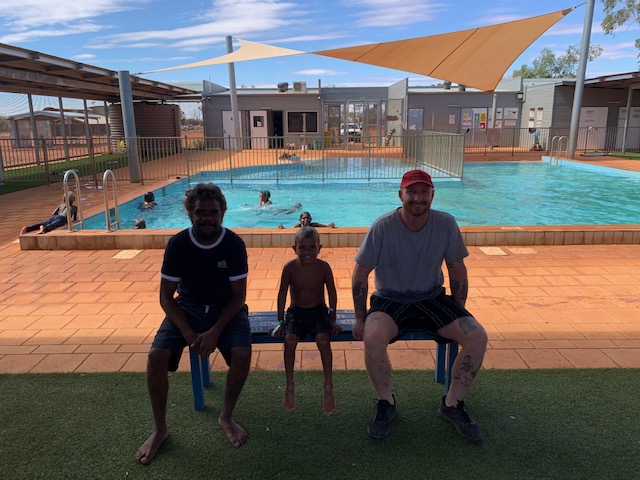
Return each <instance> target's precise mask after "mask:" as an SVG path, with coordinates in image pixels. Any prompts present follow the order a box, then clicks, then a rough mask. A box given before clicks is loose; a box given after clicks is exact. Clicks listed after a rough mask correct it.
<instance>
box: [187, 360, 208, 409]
mask: <svg viewBox="0 0 640 480" xmlns="http://www.w3.org/2000/svg"><path fill="white" fill-rule="evenodd" d="M189 360H190V362H191V386H192V388H193V406H194V407H195V409H196V410H204V407H205V405H206V403H205V399H204V379H203V373H204V372H203V370H204V368H203V367H204V365H203V363H202V361H201V360H204V361H207V359H206V358H205V359H201V358H200V355H198V352H195V351H194V350H191V349H189ZM208 366H209V363H208V361H207V375H208V372H209V369H208ZM209 383H211V380H209Z"/></svg>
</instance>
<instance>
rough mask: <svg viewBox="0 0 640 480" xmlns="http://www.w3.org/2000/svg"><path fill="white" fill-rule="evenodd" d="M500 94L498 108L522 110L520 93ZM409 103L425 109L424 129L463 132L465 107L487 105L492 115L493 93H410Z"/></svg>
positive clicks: (452, 91) (413, 106) (412, 107)
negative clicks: (518, 94)
mask: <svg viewBox="0 0 640 480" xmlns="http://www.w3.org/2000/svg"><path fill="white" fill-rule="evenodd" d="M497 95H498V97H497V101H496V108H497V109H505V108H517V109H518V110H520V109H521V102H520V101H519V100H518V98H517V92H497ZM407 103H408V108H409V109H423V112H424V114H423V130H433V131H437V132H451V133H460V132H461V131H463V130H464V129H463V126H462V110H463V109H469V108H483V109H486V111H487V113H488V114H489V115H490V113H489V112H490V111H491V109H492V107H493V94H492V93H486V92H468V91H467V92H459V91H455V90H451V91H448V92H437V93H413V92H409V95H408V98H407ZM465 128H466V127H465Z"/></svg>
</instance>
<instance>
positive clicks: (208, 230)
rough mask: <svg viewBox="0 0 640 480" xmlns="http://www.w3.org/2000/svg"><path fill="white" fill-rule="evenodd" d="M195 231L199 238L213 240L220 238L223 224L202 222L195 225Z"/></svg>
mask: <svg viewBox="0 0 640 480" xmlns="http://www.w3.org/2000/svg"><path fill="white" fill-rule="evenodd" d="M193 231H194V233H195V235H196V238H198V240H201V241H202V240H204V241H209V242H213V241H214V240H216V239H217V238H218V236H219V235H220V232H221V231H222V226H220V225H217V226H216V225H215V224H214V223H212V222H201V223H198V224H197V225H194V226H193Z"/></svg>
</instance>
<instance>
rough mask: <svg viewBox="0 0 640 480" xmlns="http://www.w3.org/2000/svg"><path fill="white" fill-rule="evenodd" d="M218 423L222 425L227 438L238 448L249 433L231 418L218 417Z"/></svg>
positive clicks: (244, 441) (245, 440)
mask: <svg viewBox="0 0 640 480" xmlns="http://www.w3.org/2000/svg"><path fill="white" fill-rule="evenodd" d="M218 425H220V426H221V427H222V430H224V433H225V434H226V435H227V439H228V440H229V442H231V445H233V446H234V447H236V448H240V447H241V446H242V445H244V444H245V443H246V442H247V438H248V437H249V435H248V434H247V432H246V431H245V430H244V428H242V427H241V426H240V425H238V424H237V423H236V421H235V420H234V419H233V418H229V419H226V420H223V419H222V418H218Z"/></svg>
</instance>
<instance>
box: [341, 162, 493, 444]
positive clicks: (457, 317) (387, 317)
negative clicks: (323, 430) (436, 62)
mask: <svg viewBox="0 0 640 480" xmlns="http://www.w3.org/2000/svg"><path fill="white" fill-rule="evenodd" d="M433 196H434V186H433V182H432V180H431V177H430V176H429V175H428V174H427V173H425V172H423V171H422V170H411V171H409V172H407V173H405V174H404V176H403V177H402V182H401V183H400V191H399V197H400V200H401V201H402V206H401V207H400V208H398V209H396V210H393V211H392V212H389V213H387V214H385V215H382V216H381V217H380V218H378V219H377V220H376V221H375V222H374V223H373V225H372V226H371V228H370V229H369V231H368V232H367V235H366V237H365V239H364V241H363V242H362V246H361V247H360V250H359V251H358V253H357V254H356V265H355V268H354V271H353V278H352V289H353V303H354V309H355V319H356V322H355V324H354V326H353V336H354V338H356V339H357V340H364V352H365V364H366V367H367V372H368V373H369V377H370V378H371V382H372V383H373V387H374V388H375V390H376V393H377V395H378V406H377V411H376V416H375V417H374V418H373V419H372V420H371V421H370V422H369V425H368V429H367V432H368V434H369V436H371V437H373V438H377V439H383V438H385V437H387V436H388V435H389V433H390V432H391V422H392V421H393V419H394V418H395V417H396V405H395V397H394V396H393V393H392V390H391V363H390V361H389V356H388V355H387V347H388V345H389V343H392V342H394V341H395V340H396V339H397V338H398V337H399V336H401V335H402V334H403V333H405V332H406V331H407V330H425V331H428V332H430V333H432V334H436V335H438V336H440V337H443V338H446V339H449V340H453V341H454V342H456V343H458V344H459V345H460V346H461V347H462V349H461V351H460V354H459V355H458V357H457V358H456V361H455V363H454V364H453V368H452V374H453V379H452V382H451V387H450V388H449V391H448V393H447V395H446V396H444V397H443V398H442V402H441V404H440V409H439V411H438V415H439V416H440V417H441V418H442V419H444V420H446V421H448V422H450V423H451V424H452V425H453V426H454V427H455V429H456V430H457V432H458V433H459V434H460V435H461V436H462V437H464V438H465V439H467V440H469V441H473V442H477V441H479V440H482V430H481V429H480V427H479V426H478V424H476V422H474V421H473V420H472V419H471V417H470V416H469V414H468V413H467V410H466V408H465V405H464V396H465V394H466V393H467V391H468V390H469V387H470V386H471V383H472V382H473V380H474V379H475V377H476V375H477V373H478V371H479V370H480V366H481V365H482V359H483V357H484V353H485V351H486V348H487V334H486V332H485V330H484V328H482V326H481V325H480V324H479V323H478V322H477V320H476V319H475V318H473V316H472V315H471V314H470V313H469V312H468V311H467V310H466V309H465V308H464V305H465V302H466V300H467V292H468V287H469V285H468V277H467V269H466V267H465V265H464V257H466V256H468V255H469V252H468V251H467V247H466V246H465V244H464V241H463V239H462V235H461V234H460V229H459V228H458V225H457V223H456V221H455V219H454V218H453V217H452V216H451V215H449V214H447V213H444V212H440V211H437V210H432V209H431V202H432V201H433ZM443 261H444V262H445V264H446V266H447V270H448V273H449V287H450V290H451V294H450V295H447V294H446V293H445V288H444V275H443V273H442V262H443ZM374 269H375V287H376V290H375V292H374V293H373V295H371V301H370V307H369V310H368V311H367V294H368V278H369V274H370V273H371V271H372V270H374Z"/></svg>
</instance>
